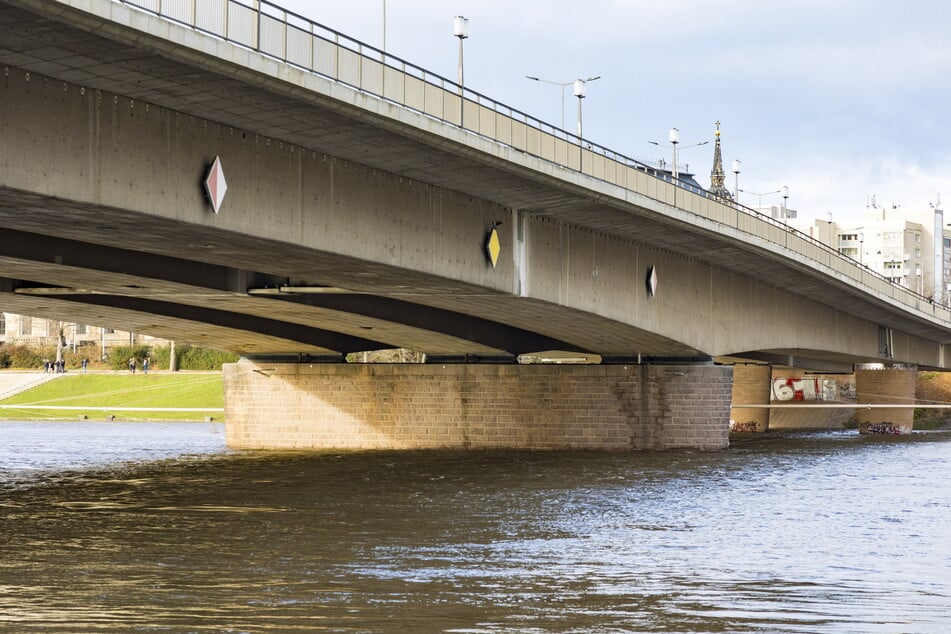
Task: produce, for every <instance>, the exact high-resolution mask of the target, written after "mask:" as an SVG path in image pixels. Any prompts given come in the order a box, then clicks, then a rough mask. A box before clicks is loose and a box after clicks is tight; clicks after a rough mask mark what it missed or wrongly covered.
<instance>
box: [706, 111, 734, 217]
mask: <svg viewBox="0 0 951 634" xmlns="http://www.w3.org/2000/svg"><path fill="white" fill-rule="evenodd" d="M714 135H716V137H717V141H716V145H714V147H713V169H712V170H710V193H711V194H713V195H714V196H719V197H721V198H727V199H729V200H733V196H731V195H730V190H728V189H727V188H726V187H725V186H724V185H723V181H724V180H725V179H726V174H725V173H724V172H723V155H722V154H721V153H720V122H719V121H717V130H716V132H714Z"/></svg>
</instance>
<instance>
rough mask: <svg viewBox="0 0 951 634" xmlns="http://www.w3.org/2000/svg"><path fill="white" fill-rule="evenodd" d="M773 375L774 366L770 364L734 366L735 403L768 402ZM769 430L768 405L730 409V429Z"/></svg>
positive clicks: (738, 430) (755, 403) (744, 430)
mask: <svg viewBox="0 0 951 634" xmlns="http://www.w3.org/2000/svg"><path fill="white" fill-rule="evenodd" d="M772 376H773V368H772V366H769V365H736V366H733V404H734V405H759V404H768V403H769V400H770V381H771V380H772ZM768 430H769V408H768V407H756V408H746V407H742V408H738V407H733V408H731V409H730V431H732V432H765V431H768Z"/></svg>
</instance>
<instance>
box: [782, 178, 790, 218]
mask: <svg viewBox="0 0 951 634" xmlns="http://www.w3.org/2000/svg"><path fill="white" fill-rule="evenodd" d="M788 199H789V187H787V186H786V185H783V222H786V214H787V211H786V201H787V200H788Z"/></svg>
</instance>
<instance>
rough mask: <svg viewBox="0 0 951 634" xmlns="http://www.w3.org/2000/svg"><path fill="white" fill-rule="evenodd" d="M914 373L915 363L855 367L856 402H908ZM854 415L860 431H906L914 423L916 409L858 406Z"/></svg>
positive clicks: (911, 392) (913, 395)
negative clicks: (864, 407) (866, 407)
mask: <svg viewBox="0 0 951 634" xmlns="http://www.w3.org/2000/svg"><path fill="white" fill-rule="evenodd" d="M917 376H918V368H917V366H914V365H895V366H888V365H883V366H880V367H877V366H859V367H856V369H855V395H856V400H857V402H858V403H859V404H861V403H872V404H891V403H894V404H897V405H911V404H913V403H914V402H915V381H916V379H917ZM855 419H856V422H857V423H858V426H859V432H860V433H863V434H907V433H910V432H911V430H912V428H913V426H914V419H915V410H914V409H913V408H910V407H903V408H895V409H890V408H875V409H863V408H861V407H859V408H858V409H856V412H855Z"/></svg>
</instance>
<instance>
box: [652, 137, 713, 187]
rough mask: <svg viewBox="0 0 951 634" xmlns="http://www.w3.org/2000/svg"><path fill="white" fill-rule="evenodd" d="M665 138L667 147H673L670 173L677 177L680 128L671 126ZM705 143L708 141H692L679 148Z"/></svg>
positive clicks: (655, 142)
mask: <svg viewBox="0 0 951 634" xmlns="http://www.w3.org/2000/svg"><path fill="white" fill-rule="evenodd" d="M667 138H668V140H670V145H669V147H672V148H674V166H673V168H672V169H671V174H673V176H674V179H677V178H679V177H680V168H679V167H678V158H677V146H678V145H679V144H680V130H678V129H677V128H671V129H670V130H669V131H668V132H667ZM648 143H650V144H651V145H657V146H661V145H667V144H666V143H658V142H657V141H648ZM707 143H709V141H701V142H700V143H694V144H693V145H685V146H684V147H682V148H680V149H681V150H686V149H689V148H692V147H699V146H701V145H706V144H707Z"/></svg>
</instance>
